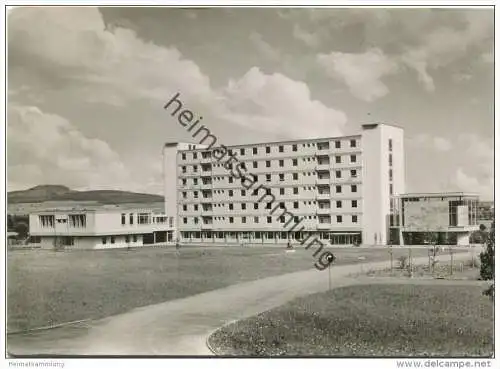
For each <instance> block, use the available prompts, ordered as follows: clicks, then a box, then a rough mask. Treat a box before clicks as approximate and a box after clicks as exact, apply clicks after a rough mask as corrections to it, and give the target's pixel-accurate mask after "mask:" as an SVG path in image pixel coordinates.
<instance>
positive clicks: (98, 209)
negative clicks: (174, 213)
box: [29, 203, 165, 214]
mask: <svg viewBox="0 0 500 369" xmlns="http://www.w3.org/2000/svg"><path fill="white" fill-rule="evenodd" d="M148 205H149V206H148ZM121 211H136V212H137V211H146V212H153V213H161V212H164V211H165V209H164V204H163V203H153V204H116V205H102V204H101V205H95V206H88V205H86V206H85V205H84V206H78V205H77V206H64V207H53V208H45V209H36V210H32V211H29V213H30V214H40V213H74V212H85V213H116V212H121Z"/></svg>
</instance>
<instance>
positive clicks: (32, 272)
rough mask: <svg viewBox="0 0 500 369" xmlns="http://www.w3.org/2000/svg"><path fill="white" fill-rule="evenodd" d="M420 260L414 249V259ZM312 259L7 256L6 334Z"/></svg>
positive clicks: (189, 250)
mask: <svg viewBox="0 0 500 369" xmlns="http://www.w3.org/2000/svg"><path fill="white" fill-rule="evenodd" d="M334 252H335V254H336V255H337V262H336V263H337V264H338V265H342V264H352V263H361V262H367V261H381V260H387V259H388V254H387V251H386V250H384V249H363V248H350V249H336V250H335V251H334ZM397 252H398V253H401V254H405V253H407V252H408V251H407V250H398V251H397ZM426 252H427V251H426V250H425V249H420V250H415V251H414V252H413V254H414V255H415V256H418V255H419V253H420V254H422V255H423V254H426ZM312 254H313V252H312V250H305V249H300V248H297V250H296V252H295V253H285V250H284V248H276V247H274V248H243V247H225V248H224V247H220V248H213V247H210V248H201V247H197V248H196V247H186V248H183V249H182V250H181V252H180V255H176V253H175V250H173V249H172V248H168V249H167V248H144V249H137V250H130V251H127V250H105V251H66V252H53V251H42V250H32V251H11V252H8V254H7V290H8V294H7V298H8V300H7V328H8V331H17V330H22V329H31V328H35V327H42V326H47V325H52V324H57V323H63V322H68V321H74V320H80V319H96V318H101V317H105V316H109V315H114V314H118V313H122V312H125V311H128V310H131V309H133V308H136V307H140V306H146V305H150V304H155V303H160V302H163V301H167V300H172V299H177V298H182V297H186V296H190V295H194V294H197V293H201V292H206V291H210V290H214V289H217V288H221V287H225V286H228V285H231V284H236V283H239V282H243V281H250V280H255V279H259V278H264V277H269V276H273V275H279V274H284V273H289V272H294V271H299V270H306V269H312V268H314V267H313V263H314V261H315V259H314V258H313V256H312ZM360 258H361V259H360ZM318 273H321V272H320V271H318Z"/></svg>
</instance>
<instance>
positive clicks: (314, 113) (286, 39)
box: [7, 7, 494, 199]
mask: <svg viewBox="0 0 500 369" xmlns="http://www.w3.org/2000/svg"><path fill="white" fill-rule="evenodd" d="M493 88H494V81H493V12H492V10H488V9H446V10H443V9H441V10H431V9H383V8H379V9H359V8H358V9H284V8H282V9H235V8H228V9H222V8H220V9H192V8H191V9H173V8H160V9H159V8H156V9H155V8H149V9H148V8H134V9H132V8H129V9H127V8H100V9H98V8H76V7H75V8H73V7H72V8H16V9H14V10H12V11H11V12H10V13H9V16H8V122H7V124H8V134H7V143H8V173H7V175H8V189H9V190H17V189H23V188H28V187H30V186H34V185H38V184H64V185H67V186H69V187H71V188H74V189H90V188H92V189H105V188H113V189H124V190H133V191H142V192H150V193H160V194H161V185H162V173H161V148H162V144H163V143H164V142H166V141H175V140H184V141H186V140H188V139H189V134H188V133H186V132H185V131H184V130H183V128H182V127H181V126H180V125H178V124H177V123H176V122H175V120H174V119H173V118H172V117H170V116H169V115H168V114H166V112H165V111H164V110H163V109H162V108H163V105H164V104H165V102H166V101H168V100H169V99H170V97H171V96H172V95H173V94H174V93H176V92H180V94H181V99H182V100H183V101H184V103H185V105H186V107H188V108H190V109H191V110H192V111H193V112H194V113H195V114H197V115H200V116H203V121H204V123H205V124H206V125H207V126H208V127H210V129H211V131H212V132H214V134H216V135H217V136H218V137H219V142H221V143H224V144H227V145H229V144H240V143H251V142H256V141H257V142H261V141H272V140H278V139H285V138H303V137H320V136H328V137H330V136H336V135H342V134H352V133H356V132H359V130H360V126H361V124H364V123H369V122H374V121H377V122H386V123H389V124H391V123H392V124H396V125H399V126H401V127H403V128H404V129H405V136H406V167H407V191H409V192H416V191H425V192H431V191H448V190H450V191H451V190H463V191H473V192H478V193H480V194H481V196H482V197H483V198H484V199H491V198H492V197H493V127H494V123H493V103H494V102H493Z"/></svg>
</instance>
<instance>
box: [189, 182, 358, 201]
mask: <svg viewBox="0 0 500 369" xmlns="http://www.w3.org/2000/svg"><path fill="white" fill-rule="evenodd" d="M314 187H315V186H314ZM342 187H345V186H342V185H335V193H342ZM350 187H351V193H357V192H358V185H351V186H350ZM307 188H308V189H313V186H309V187H304V189H307ZM226 191H227V194H228V196H229V197H233V196H234V192H235V191H236V190H214V191H213V192H214V193H216V194H223V193H226ZM258 192H259V191H258V189H255V190H253V191H252V196H258V195H259V193H258ZM298 193H299V188H298V187H294V188H293V194H294V195H297V194H298ZM187 194H188V193H187V191H183V192H182V197H183V198H184V199H187ZM202 194H203V198H212V191H202ZM240 194H241V196H246V190H240ZM267 194H269V195H271V189H270V188H267ZM284 194H285V189H284V188H280V195H284ZM318 194H320V195H329V194H330V185H320V186H318ZM261 195H262V194H261ZM193 197H194V198H195V199H197V198H198V191H193Z"/></svg>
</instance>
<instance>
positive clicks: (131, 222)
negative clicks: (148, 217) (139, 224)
mask: <svg viewBox="0 0 500 369" xmlns="http://www.w3.org/2000/svg"><path fill="white" fill-rule="evenodd" d="M129 223H130V224H134V214H130V216H129Z"/></svg>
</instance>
